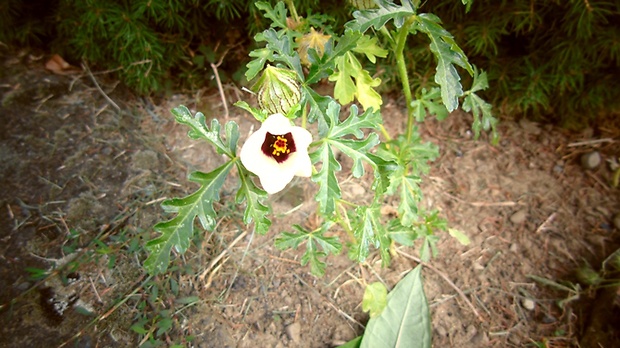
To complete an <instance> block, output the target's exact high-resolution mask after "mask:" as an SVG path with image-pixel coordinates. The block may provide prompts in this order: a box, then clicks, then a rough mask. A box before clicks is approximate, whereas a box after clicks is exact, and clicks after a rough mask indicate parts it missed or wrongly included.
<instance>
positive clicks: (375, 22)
mask: <svg viewBox="0 0 620 348" xmlns="http://www.w3.org/2000/svg"><path fill="white" fill-rule="evenodd" d="M401 2H402V5H397V4H395V3H393V2H391V1H386V0H375V3H376V4H377V5H378V6H379V7H378V8H376V9H369V10H364V11H355V12H353V17H354V18H355V19H354V20H352V21H349V22H348V23H347V24H345V28H348V29H352V30H356V31H359V32H362V33H365V32H366V30H368V29H369V28H370V27H374V28H375V30H380V29H381V28H382V27H383V26H384V25H385V23H387V22H388V21H390V20H394V25H395V26H396V27H397V28H400V27H402V26H403V23H404V22H405V19H406V18H407V17H411V16H412V15H415V13H416V8H415V6H414V4H413V3H412V2H411V0H403V1H401Z"/></svg>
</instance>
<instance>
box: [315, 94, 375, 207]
mask: <svg viewBox="0 0 620 348" xmlns="http://www.w3.org/2000/svg"><path fill="white" fill-rule="evenodd" d="M357 113H358V109H357V107H356V106H352V107H351V114H350V115H349V117H348V118H347V119H346V120H344V121H343V122H341V123H340V122H339V115H340V105H339V104H338V103H337V102H335V101H333V100H331V101H330V102H329V104H328V106H327V109H326V111H325V113H323V114H322V115H321V116H322V117H321V118H319V136H320V137H321V138H322V139H321V140H320V141H319V142H317V145H318V148H317V149H316V150H315V151H313V152H312V153H310V158H311V159H312V163H313V164H316V163H318V162H321V163H322V165H321V170H319V172H318V173H316V174H314V175H313V176H312V180H313V181H314V182H317V183H319V185H320V186H319V191H318V193H317V195H316V198H315V199H316V200H317V201H318V202H319V207H320V211H321V213H323V214H326V215H331V214H332V213H333V212H334V211H335V209H336V208H335V207H336V200H337V199H338V198H340V197H341V191H340V186H339V185H338V180H337V178H336V174H335V172H336V171H340V169H341V166H340V163H339V162H338V161H337V160H336V158H335V156H334V149H338V150H340V151H342V152H343V153H344V154H346V155H347V156H349V157H351V159H353V168H352V170H353V175H354V176H356V177H361V176H362V175H363V174H364V166H363V164H362V162H367V163H369V164H370V165H371V166H373V168H374V166H375V162H374V161H373V159H371V158H370V157H369V153H368V151H369V150H370V149H371V148H373V147H374V146H375V145H377V144H378V143H379V137H378V135H377V134H375V133H371V134H370V135H369V136H368V137H367V138H366V139H363V140H352V139H346V138H343V137H345V136H348V135H353V136H355V137H356V138H358V139H362V138H363V136H364V132H363V131H362V129H364V128H376V127H378V125H379V124H380V122H381V115H380V114H379V112H375V111H372V110H367V111H366V112H364V113H363V114H362V115H359V116H358V114H357Z"/></svg>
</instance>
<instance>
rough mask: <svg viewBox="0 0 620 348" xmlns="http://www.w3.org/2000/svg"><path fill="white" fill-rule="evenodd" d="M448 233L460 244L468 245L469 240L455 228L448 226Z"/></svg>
mask: <svg viewBox="0 0 620 348" xmlns="http://www.w3.org/2000/svg"><path fill="white" fill-rule="evenodd" d="M448 233H449V234H450V235H451V236H452V238H454V239H456V240H457V241H458V242H459V243H461V244H462V245H469V243H471V241H470V240H469V237H467V235H466V234H465V233H463V232H461V231H459V230H457V229H454V228H448Z"/></svg>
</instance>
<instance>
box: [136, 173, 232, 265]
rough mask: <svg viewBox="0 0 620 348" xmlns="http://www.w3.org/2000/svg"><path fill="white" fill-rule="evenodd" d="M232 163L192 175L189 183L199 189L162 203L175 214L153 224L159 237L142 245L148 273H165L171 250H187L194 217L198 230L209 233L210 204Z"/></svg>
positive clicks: (212, 220)
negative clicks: (197, 186)
mask: <svg viewBox="0 0 620 348" xmlns="http://www.w3.org/2000/svg"><path fill="white" fill-rule="evenodd" d="M232 164H233V161H228V162H226V163H225V164H223V165H222V166H220V167H218V168H217V169H215V170H214V171H212V172H210V173H201V172H194V173H192V174H191V175H190V177H189V180H191V181H194V182H197V183H199V184H200V185H201V187H200V188H199V189H198V190H197V191H196V192H194V193H193V194H191V195H189V196H187V197H184V198H173V199H170V200H166V201H164V202H163V203H162V208H163V209H164V210H165V211H167V212H172V213H177V215H176V216H175V217H174V218H173V219H171V220H168V221H165V222H160V223H158V224H156V225H155V226H154V229H155V231H157V232H159V233H161V235H160V236H159V237H157V238H155V239H152V240H150V241H148V242H147V243H146V246H145V248H146V249H147V251H148V252H149V256H148V258H147V259H146V261H144V267H145V268H146V270H147V271H148V272H149V273H150V274H158V273H163V272H165V271H166V269H167V268H168V265H169V263H170V252H171V250H172V248H175V250H176V251H177V252H179V253H184V252H185V250H187V248H188V247H189V244H190V240H191V238H192V237H193V235H194V221H195V219H196V217H198V220H199V221H200V224H201V225H202V228H204V229H206V230H213V228H214V227H215V224H216V212H215V210H213V202H214V201H217V200H219V191H220V189H221V188H222V185H223V184H224V180H225V179H226V176H227V175H228V172H229V171H230V168H232Z"/></svg>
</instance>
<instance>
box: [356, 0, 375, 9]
mask: <svg viewBox="0 0 620 348" xmlns="http://www.w3.org/2000/svg"><path fill="white" fill-rule="evenodd" d="M349 3H350V4H351V5H353V7H355V8H356V9H358V10H368V9H371V8H376V7H377V4H375V2H374V1H373V0H349Z"/></svg>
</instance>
